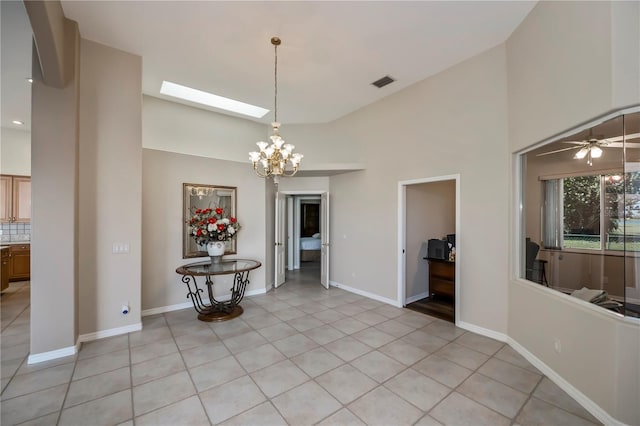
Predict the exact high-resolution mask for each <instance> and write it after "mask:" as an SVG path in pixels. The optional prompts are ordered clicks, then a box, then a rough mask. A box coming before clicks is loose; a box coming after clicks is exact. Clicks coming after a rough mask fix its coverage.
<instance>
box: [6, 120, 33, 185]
mask: <svg viewBox="0 0 640 426" xmlns="http://www.w3.org/2000/svg"><path fill="white" fill-rule="evenodd" d="M0 131H1V133H0V173H2V174H4V175H21V176H31V132H27V131H24V130H16V129H9V128H8V127H2V128H1V129H0Z"/></svg>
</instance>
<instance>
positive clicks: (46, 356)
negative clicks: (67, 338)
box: [27, 340, 80, 364]
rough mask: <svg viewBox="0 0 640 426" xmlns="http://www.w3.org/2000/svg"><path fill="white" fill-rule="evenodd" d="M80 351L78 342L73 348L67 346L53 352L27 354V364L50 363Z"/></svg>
mask: <svg viewBox="0 0 640 426" xmlns="http://www.w3.org/2000/svg"><path fill="white" fill-rule="evenodd" d="M79 349H80V341H79V340H78V341H77V342H76V344H75V345H74V346H68V347H66V348H62V349H56V350H55V351H49V352H41V353H39V354H29V358H27V364H38V363H39V362H45V361H51V360H54V359H58V358H64V357H65V356H70V355H75V354H77V353H78V350H79Z"/></svg>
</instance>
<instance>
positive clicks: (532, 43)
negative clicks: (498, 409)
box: [507, 2, 640, 424]
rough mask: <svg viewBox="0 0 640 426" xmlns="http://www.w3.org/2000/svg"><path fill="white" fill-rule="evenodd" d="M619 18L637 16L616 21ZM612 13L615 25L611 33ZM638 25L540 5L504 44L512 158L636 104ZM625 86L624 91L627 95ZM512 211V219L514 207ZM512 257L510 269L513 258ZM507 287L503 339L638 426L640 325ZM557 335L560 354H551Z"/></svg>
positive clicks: (585, 8)
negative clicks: (506, 333) (505, 334)
mask: <svg viewBox="0 0 640 426" xmlns="http://www.w3.org/2000/svg"><path fill="white" fill-rule="evenodd" d="M620 8H622V9H620ZM620 14H622V15H628V16H632V17H635V19H622V20H620V19H618V18H620ZM612 16H616V17H618V18H616V21H615V22H618V23H619V24H620V25H619V26H616V27H615V28H612V22H613V21H612V18H611V17H612ZM639 18H640V14H639V13H638V3H637V2H633V3H631V2H630V3H626V2H613V3H607V2H540V3H538V4H537V6H536V7H535V8H534V9H533V11H532V12H531V13H530V14H529V15H528V17H527V18H526V19H525V21H524V22H523V23H522V24H521V25H520V27H518V29H516V31H515V32H514V34H513V35H512V36H511V38H510V39H509V40H508V42H507V67H508V68H507V69H508V77H509V78H508V85H509V141H510V145H509V148H510V151H511V152H515V151H517V150H519V149H522V148H524V147H527V146H530V145H533V144H535V143H536V142H538V141H540V140H542V139H544V138H546V137H549V136H551V135H553V134H556V133H558V132H561V131H564V130H567V129H570V128H572V127H574V126H576V125H578V124H580V123H584V122H588V121H590V120H591V119H593V118H595V117H597V116H600V115H602V114H604V113H606V112H608V111H610V110H612V109H614V108H619V107H622V106H626V105H628V104H629V103H640V95H639V94H638V91H637V85H636V84H637V79H638V68H637V67H636V64H638V61H639V60H640V49H638V36H637V34H638V29H639V26H640V19H639ZM612 34H613V36H612ZM612 43H613V44H612ZM620 52H625V55H628V57H627V58H622V57H621V55H620ZM625 64H627V65H625ZM629 64H630V65H629ZM612 70H613V71H612ZM622 81H627V82H629V84H630V87H629V89H630V91H629V92H625V93H624V94H622V92H623V91H621V90H620V87H619V86H618V85H619V84H620V82H622ZM510 180H511V181H513V182H516V181H517V176H515V175H512V176H511V179H510ZM511 205H512V206H514V207H513V209H512V212H513V213H512V217H513V220H514V222H515V221H516V220H517V209H516V207H515V206H516V205H517V200H515V199H512V200H511ZM518 239H519V236H518V235H515V234H514V232H511V238H510V242H511V247H512V249H511V250H509V253H517V248H516V247H517V246H515V241H517V240H518ZM511 259H512V261H513V262H512V263H513V264H515V256H514V255H513V254H512V255H511ZM509 289H510V291H509V336H510V337H511V338H512V339H514V340H515V341H517V342H518V343H519V344H521V345H522V346H523V347H525V348H526V349H527V350H528V351H529V352H530V353H531V354H533V355H534V356H536V357H537V358H538V359H540V360H541V361H542V362H544V363H545V364H546V365H548V366H549V367H550V368H551V369H553V371H554V372H555V373H557V374H558V375H559V376H561V377H562V378H563V379H564V380H566V381H567V382H568V383H569V384H570V385H571V386H573V387H574V388H575V389H577V390H578V391H579V392H581V393H582V394H584V395H586V397H588V398H589V399H590V400H591V401H593V402H594V403H595V404H597V407H595V408H594V407H591V408H594V409H596V410H600V409H601V410H604V411H606V413H609V415H611V416H613V417H615V418H616V419H618V420H619V421H622V422H625V423H627V424H640V410H638V404H637V401H639V400H640V371H639V369H640V368H639V367H638V362H637V360H638V359H640V327H638V326H637V325H634V326H633V327H629V326H628V325H624V324H623V322H622V321H621V320H620V319H619V318H617V317H616V316H615V314H612V313H608V312H600V310H598V309H596V308H592V307H590V306H587V307H585V306H583V304H581V303H578V302H577V301H575V300H570V298H569V296H565V295H563V294H560V293H558V292H555V291H552V290H548V289H546V288H542V287H541V286H539V285H534V284H531V283H526V282H523V281H520V280H517V279H515V274H512V279H511V285H510V287H509ZM532 318H535V324H532V321H531V319H532ZM632 321H633V320H632ZM556 338H558V339H561V341H562V352H561V353H556V352H555V351H554V350H553V341H554V339H556ZM585 372H589V374H586V373H585Z"/></svg>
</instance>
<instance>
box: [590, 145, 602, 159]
mask: <svg viewBox="0 0 640 426" xmlns="http://www.w3.org/2000/svg"><path fill="white" fill-rule="evenodd" d="M591 156H592V157H593V158H600V157H602V150H601V149H600V148H599V147H597V146H593V147H591Z"/></svg>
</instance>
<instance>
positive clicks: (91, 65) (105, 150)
mask: <svg viewBox="0 0 640 426" xmlns="http://www.w3.org/2000/svg"><path fill="white" fill-rule="evenodd" d="M80 53H81V59H80V73H81V75H80V149H79V153H80V157H79V159H80V161H79V173H80V174H79V176H80V179H79V197H80V200H81V201H80V207H79V218H80V220H79V247H80V250H79V260H80V262H79V276H80V290H79V296H80V334H81V335H82V334H89V333H95V332H98V331H105V330H111V329H114V328H119V327H125V326H132V325H135V324H139V323H140V320H141V310H140V284H141V279H140V276H141V262H140V259H141V252H142V247H141V246H142V234H141V230H140V226H141V220H140V214H139V212H140V210H141V206H142V205H141V194H142V188H141V187H142V133H141V132H142V97H141V93H142V58H141V57H139V56H137V55H132V54H130V53H126V52H123V51H120V50H116V49H113V48H111V47H108V46H105V45H101V44H98V43H95V42H92V41H88V40H84V39H83V40H82V42H81V47H80ZM114 243H120V244H122V243H126V244H129V250H130V251H129V253H126V254H114V253H113V252H112V251H113V250H112V249H113V244H114ZM123 304H129V306H130V312H129V314H128V315H127V316H124V315H122V314H121V306H122V305H123Z"/></svg>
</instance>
